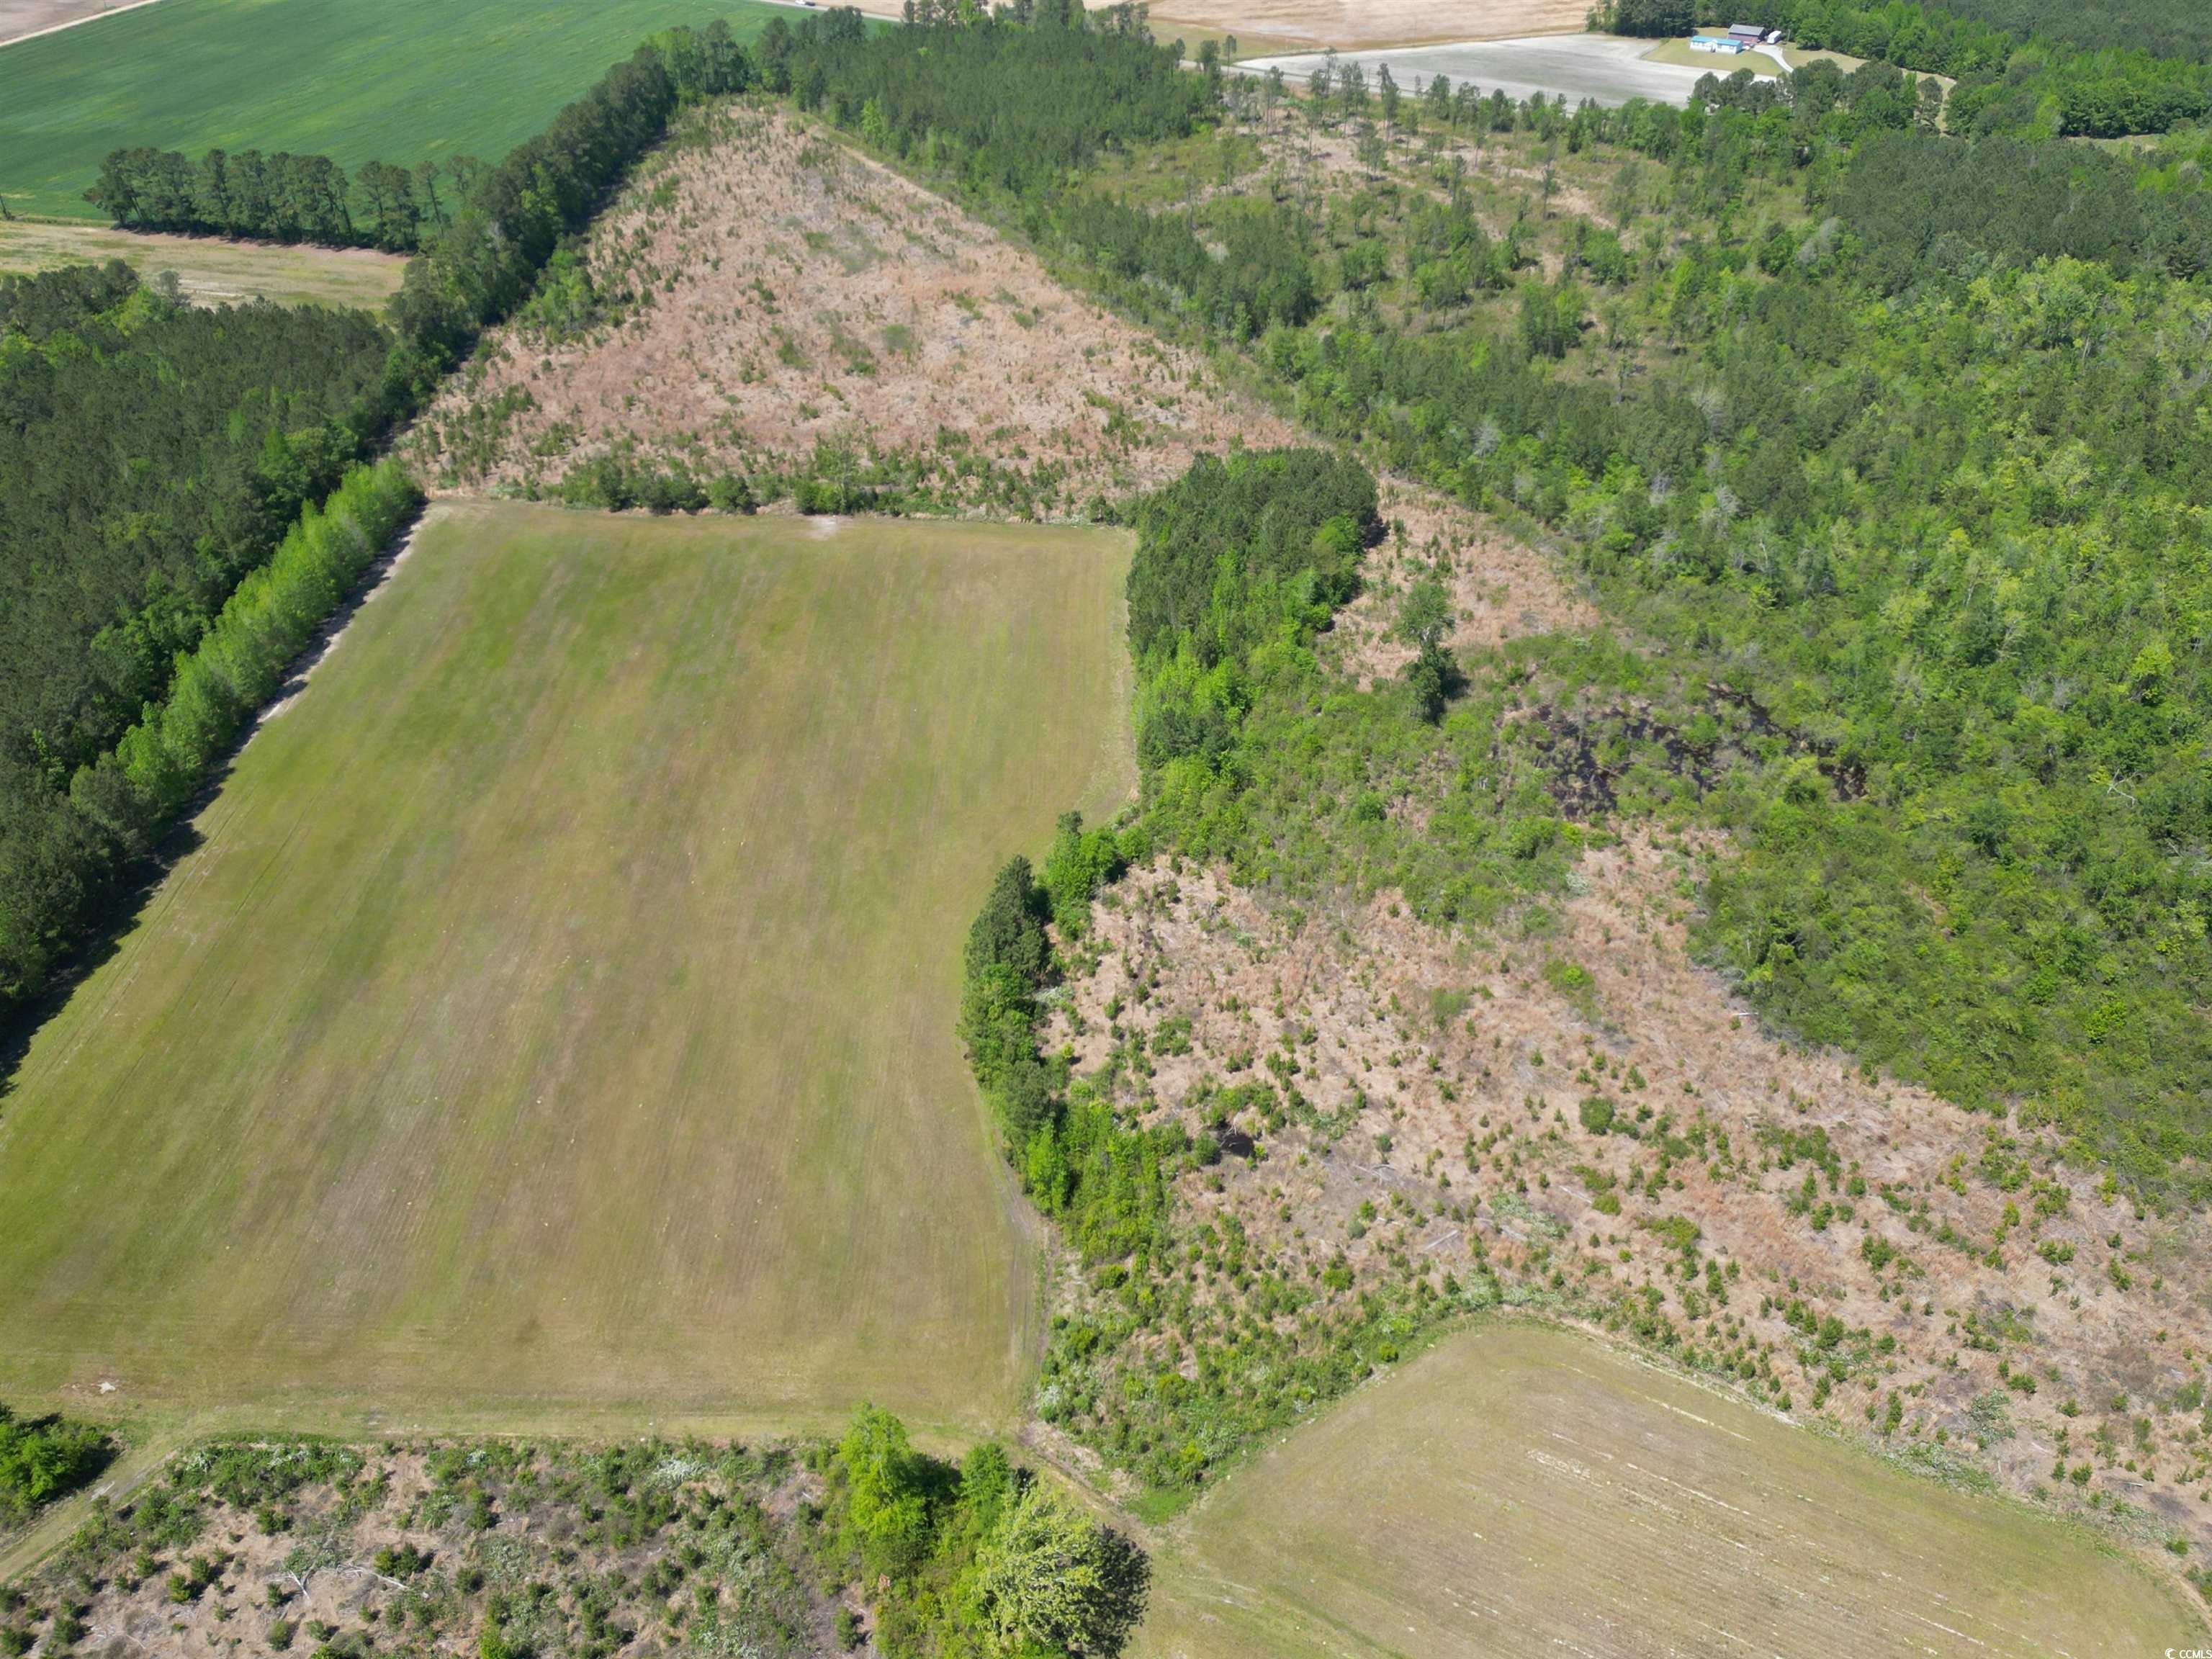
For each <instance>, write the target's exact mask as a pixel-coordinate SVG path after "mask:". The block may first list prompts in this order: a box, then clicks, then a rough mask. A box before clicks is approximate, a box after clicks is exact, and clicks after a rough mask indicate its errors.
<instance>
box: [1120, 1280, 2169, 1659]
mask: <svg viewBox="0 0 2212 1659" xmlns="http://www.w3.org/2000/svg"><path fill="white" fill-rule="evenodd" d="M1186 1526H1187V1532H1186V1534H1185V1536H1184V1538H1183V1540H1182V1543H1181V1545H1180V1546H1179V1547H1176V1548H1173V1549H1171V1550H1170V1551H1169V1552H1168V1553H1166V1554H1164V1557H1163V1559H1162V1562H1161V1583H1160V1584H1159V1587H1158V1592H1157V1593H1156V1595H1155V1599H1154V1600H1155V1604H1154V1609H1153V1616H1152V1620H1151V1622H1150V1623H1149V1625H1148V1626H1146V1631H1145V1632H1144V1635H1143V1638H1141V1639H1140V1642H1139V1650H1141V1651H1142V1652H1144V1653H1146V1654H1148V1655H1152V1656H1158V1659H1170V1656H1172V1659H1246V1656H1252V1659H1259V1656H1262V1655H1265V1656H1268V1659H1303V1656H1307V1655H1322V1654H1328V1655H1337V1656H1345V1655H1358V1656H1367V1655H1377V1656H1379V1655H1383V1654H1394V1653H1418V1654H1425V1655H1431V1656H1437V1659H1447V1656H1453V1655H1468V1656H1473V1655H1481V1656H1484V1659H1517V1656H1522V1655H1531V1656H1533V1655H1537V1654H1549V1653H1558V1652H1561V1651H1565V1652H1571V1653H1604V1654H1610V1655H1617V1656H1621V1659H1638V1656H1644V1655H1651V1656H1657V1655H1662V1654H1681V1653H1700V1654H1705V1653H1713V1654H1717V1653H1748V1652H1757V1653H1787V1654H1791V1655H1796V1656H1804V1659H1827V1656H1834V1659H1868V1656H1871V1655H1875V1654H1908V1653H1909V1654H1919V1655H1936V1656H1943V1659H1951V1656H1960V1659H1964V1656H1967V1655H1989V1654H1993V1653H2002V1654H2008V1655H2012V1656H2016V1659H2038V1656H2041V1659H2057V1656H2060V1655H2070V1656H2073V1659H2091V1656H2097V1655H2115V1656H2118V1655H2133V1654H2140V1653H2153V1652H2157V1651H2159V1650H2161V1649H2163V1648H2166V1647H2167V1646H2168V1645H2170V1644H2173V1643H2175V1642H2176V1641H2187V1642H2191V1643H2193V1642H2195V1641H2197V1640H2200V1639H2201V1638H2202V1632H2203V1620H2202V1616H2201V1614H2199V1613H2197V1611H2196V1610H2195V1609H2193V1608H2191V1607H2187V1606H2186V1605H2185V1603H2184V1602H2183V1601H2182V1600H2181V1599H2180V1597H2179V1594H2178V1593H2177V1592H2175V1591H2173V1590H2171V1589H2167V1588H2166V1587H2165V1586H2162V1585H2160V1584H2158V1583H2154V1582H2153V1581H2152V1579H2151V1578H2150V1577H2149V1576H2148V1574H2146V1573H2144V1572H2142V1571H2141V1570H2140V1569H2139V1568H2138V1567H2137V1566H2136V1565H2135V1564H2133V1563H2131V1562H2129V1561H2126V1560H2124V1559H2122V1558H2120V1557H2119V1556H2118V1555H2117V1554H2115V1553H2112V1552H2110V1551H2108V1550H2104V1549H2100V1547H2098V1546H2097V1545H2095V1544H2093V1543H2092V1542H2090V1541H2088V1540H2087V1539H2086V1538H2081V1537H2078V1536H2069V1534H2067V1533H2065V1532H2064V1531H2063V1530H2062V1529H2061V1528H2059V1527H2057V1525H2055V1524H2053V1523H2052V1522H2050V1521H2048V1520H2046V1519H2045V1518H2044V1517H2043V1516H2035V1515H2031V1514H2029V1513H2028V1512H2027V1511H2026V1510H2019V1509H2015V1508H2012V1507H2009V1506H2008V1505H2005V1504H2001V1503H1998V1502H1996V1500H1993V1499H1989V1498H1975V1497H1970V1496H1967V1495H1966V1494H1963V1493H1960V1492H1951V1491H1947V1490H1945V1489H1944V1488H1943V1487H1942V1486H1937V1485H1936V1484H1935V1483H1934V1482H1933V1481H1929V1480H1917V1479H1914V1478H1912V1477H1911V1476H1907V1475H1905V1474H1899V1473H1897V1472H1895V1471H1893V1470H1891V1469H1888V1468H1884V1467H1883V1466H1882V1465H1881V1464H1880V1463H1878V1462H1875V1461H1874V1460H1873V1459H1872V1458H1869V1457H1867V1456H1865V1455H1863V1454H1861V1453H1859V1452H1858V1451H1857V1450H1855V1449H1850V1448H1846V1447H1844V1446H1839V1445H1836V1444H1834V1443H1828V1442H1824V1441H1821V1440H1820V1439H1817V1438H1815V1437H1814V1436H1813V1435H1811V1434H1808V1433H1806V1432H1804V1431H1801V1430H1798V1429H1796V1428H1793V1427H1791V1426H1789V1425H1785V1424H1784V1423H1781V1422H1778V1421H1777V1420H1776V1419H1773V1418H1772V1417H1771V1416H1769V1415H1767V1414H1766V1413H1762V1412H1759V1411H1758V1410H1756V1409H1754V1408H1753V1407H1749V1406H1747V1405H1746V1404H1744V1403H1743V1402H1742V1401H1741V1400H1739V1399H1735V1398H1732V1397H1729V1396H1728V1395H1723V1394H1720V1393H1719V1392H1718V1391H1717V1390H1712V1389H1705V1388H1701V1387H1699V1386H1698V1385H1697V1384H1695V1383H1691V1382H1688V1381H1686V1380H1685V1379H1684V1378H1682V1377H1680V1376H1677V1375H1674V1374H1672V1373H1669V1372H1667V1371H1663V1370H1659V1369H1657V1368H1656V1367H1654V1366H1651V1365H1650V1364H1645V1363H1644V1362H1642V1361H1639V1360H1638V1359H1636V1358H1634V1357H1632V1355H1630V1354H1627V1353H1625V1352H1620V1351H1618V1350H1614V1349H1611V1348H1607V1347H1605V1346H1601V1345H1600V1344H1598V1343H1596V1342H1595V1341H1592V1340H1589V1339H1587V1338H1583V1337H1581V1336H1577V1335H1575V1334H1571V1333H1568V1332H1565V1331H1560V1330H1557V1329H1553V1328H1548V1327H1544V1326H1536V1325H1519V1324H1510V1323H1500V1324H1493V1325H1489V1326H1486V1327H1481V1328H1477V1329H1476V1330H1474V1331H1473V1332H1470V1333H1468V1334H1464V1335H1462V1336H1459V1337H1455V1338H1453V1339H1450V1340H1447V1341H1445V1342H1443V1343H1442V1344H1441V1345H1439V1346H1437V1347H1436V1348H1435V1349H1433V1350H1431V1352H1429V1353H1427V1354H1425V1355H1423V1356H1422V1357H1421V1358H1419V1360H1417V1361H1415V1362H1414V1363H1413V1364H1411V1365H1408V1366H1407V1368H1406V1369H1405V1370H1402V1371H1400V1372H1396V1373H1394V1374H1392V1375H1390V1376H1386V1377H1384V1378H1383V1379H1381V1380H1379V1381H1377V1382H1376V1383H1373V1384H1371V1385H1370V1387H1368V1388H1367V1389H1363V1390H1362V1391H1361V1392H1360V1393H1359V1394H1358V1395H1354V1396H1353V1397H1352V1399H1351V1400H1350V1401H1346V1403H1345V1404H1344V1405H1343V1406H1342V1407H1340V1408H1338V1409H1337V1410H1336V1411H1334V1412H1333V1413H1330V1414H1329V1415H1328V1416H1327V1417H1324V1418H1322V1419H1320V1420H1319V1421H1318V1422H1316V1423H1314V1424H1312V1425H1309V1426H1307V1427H1304V1428H1302V1429H1299V1430H1297V1431H1294V1432H1293V1433H1292V1434H1291V1436H1290V1437H1288V1438H1287V1439H1286V1440H1285V1442H1283V1443H1281V1444H1279V1446H1277V1447H1276V1448H1274V1449H1273V1450H1271V1451H1269V1452H1268V1453H1267V1454H1266V1455H1263V1456H1262V1457H1261V1458H1260V1459H1259V1460H1258V1461H1257V1462H1255V1463H1254V1464H1253V1465H1252V1466H1251V1467H1250V1468H1248V1469H1245V1470H1243V1471H1242V1472H1240V1473H1239V1474H1235V1475H1232V1476H1231V1478H1230V1479H1229V1480H1228V1482H1227V1483H1226V1484H1225V1485H1224V1486H1222V1487H1221V1488H1220V1489H1219V1490H1218V1491H1217V1492H1215V1493H1214V1494H1213V1495H1212V1497H1211V1498H1209V1499H1208V1500H1207V1501H1206V1503H1205V1504H1202V1505H1201V1506H1200V1508H1199V1509H1198V1510H1195V1511H1194V1514H1193V1515H1192V1516H1191V1517H1190V1520H1189V1521H1188V1522H1187V1523H1186Z"/></svg>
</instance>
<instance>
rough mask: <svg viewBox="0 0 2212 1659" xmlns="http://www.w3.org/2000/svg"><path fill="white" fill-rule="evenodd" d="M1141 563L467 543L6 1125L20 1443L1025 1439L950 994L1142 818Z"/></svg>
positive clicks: (8, 1109) (212, 845) (986, 1165)
mask: <svg viewBox="0 0 2212 1659" xmlns="http://www.w3.org/2000/svg"><path fill="white" fill-rule="evenodd" d="M1126 562H1127V543H1126V538H1124V537H1123V536H1122V535H1121V533H1120V532H1097V531H1085V530H1068V529H1061V530H1050V529H1042V528H1016V527H1008V526H977V525H964V524H963V525H957V526H955V525H944V524H939V525H931V524H925V523H916V522H890V521H846V522H844V523H842V524H839V523H836V522H835V521H830V520H798V519H789V518H785V519H758V520H727V519H720V520H649V519H644V518H613V517H609V516H605V515H596V514H581V513H564V512H561V511H557V510H554V509H546V508H532V507H519V506H495V505H489V504H484V503H465V504H459V505H449V506H445V507H439V508H437V509H435V510H434V514H433V518H432V520H430V521H429V522H428V524H427V525H426V526H425V527H424V528H423V529H422V531H421V532H419V533H418V536H417V538H416V543H415V544H414V545H413V546H412V548H411V550H410V552H409V553H408V554H407V555H406V556H405V557H404V558H403V559H402V560H401V561H400V562H399V564H398V568H397V569H396V570H395V571H394V572H393V574H392V575H391V577H390V578H389V580H387V581H386V584H385V586H383V587H382V589H381V590H380V592H378V593H377V594H376V595H375V596H374V597H373V598H372V599H370V600H369V601H368V603H367V604H366V605H364V606H363V607H362V611H360V613H359V615H358V616H357V617H356V618H355V619H354V621H353V623H351V625H350V626H349V628H348V629H347V631H346V632H345V633H344V634H343V635H342V636H341V637H340V639H339V641H338V642H337V646H336V647H335V649H334V650H333V651H332V653H331V655H330V656H329V657H328V658H327V659H325V661H324V662H323V663H322V664H321V665H319V667H318V668H317V669H316V670H315V671H314V672H313V677H312V678H310V680H309V682H308V684H307V687H306V689H305V690H304V691H303V692H302V693H301V695H300V696H299V697H298V698H297V699H296V701H295V702H294V703H293V704H292V705H291V706H290V707H289V708H283V710H282V712H280V713H278V714H276V715H275V716H274V717H273V718H272V719H270V720H269V721H268V722H266V723H265V724H264V726H263V728H262V730H261V731H260V732H258V734H257V735H256V736H255V737H254V738H253V739H252V742H251V743H250V744H248V745H247V746H246V749H245V750H244V751H243V752H242V754H241V756H240V759H239V761H238V763H237V764H236V766H235V767H234V770H233V772H232V774H231V775H230V777H229V779H228V781H227V782H226V783H225V785H224V786H223V787H222V790H221V792H220V793H219V794H218V795H217V796H216V799H214V800H213V802H212V804H210V805H209V806H208V807H207V808H206V809H205V811H204V812H203V813H202V814H201V816H200V817H199V819H198V820H197V830H198V833H199V835H200V836H202V837H203V838H204V842H203V844H202V845H201V846H200V847H199V848H197V850H196V851H193V852H191V854H188V855H186V856H185V858H184V859H183V860H181V861H180V862H179V864H178V866H176V868H175V869H174V871H173V872H172V874H171V875H170V877H169V878H168V879H167V881H166V882H165V883H164V884H162V886H161V889H160V890H159V891H158V892H157V893H156V894H155V896H154V897H153V898H152V899H151V901H150V902H149V903H148V905H147V906H146V908H145V910H144V913H143V918H142V919H141V921H140V922H139V924H138V926H137V928H136V930H135V931H134V932H133V933H131V934H130V936H129V937H128V938H127V939H125V940H124V941H123V942H122V945H121V946H120V948H119V949H118V951H116V952H115V953H114V954H113V955H112V957H111V958H110V959H108V960H107V961H106V962H105V963H103V964H102V965H101V966H100V967H99V968H98V969H97V970H96V971H95V972H94V973H93V975H91V976H90V978H89V979H88V981H86V982H85V983H84V984H83V985H82V987H79V989H78V990H77V992H76V995H75V996H74V997H73V998H72V999H71V1000H70V1002H69V1004H68V1005H67V1006H66V1007H65V1008H64V1010H63V1011H62V1012H60V1013H59V1014H58V1016H57V1017H56V1018H53V1019H52V1021H50V1022H49V1023H48V1024H47V1025H46V1027H45V1028H44V1029H43V1030H40V1032H39V1033H38V1034H37V1036H36V1038H35V1040H34V1042H33V1044H32V1046H31V1048H30V1049H29V1052H28V1054H27V1057H26V1058H25V1060H24V1061H23V1063H22V1064H21V1067H20V1070H19V1073H18V1075H17V1078H16V1079H15V1087H14V1089H13V1091H12V1092H11V1093H10V1094H9V1096H7V1097H6V1098H5V1099H4V1101H0V1197H3V1198H4V1204H5V1213H6V1216H7V1225H5V1226H4V1227H0V1394H4V1395H6V1396H7V1397H8V1398H9V1400H10V1401H11V1402H13V1403H16V1404H18V1405H19V1406H29V1407H40V1406H51V1405H63V1404H66V1405H68V1406H70V1407H71V1408H73V1409H96V1408H100V1407H106V1409H108V1410H110V1411H114V1410H118V1409H128V1408H130V1407H143V1408H144V1409H145V1410H146V1411H147V1412H148V1413H149V1414H150V1415H152V1416H155V1417H157V1418H160V1419H163V1420H170V1421H173V1420H176V1419H179V1418H191V1419H194V1420H204V1421H209V1422H229V1423H239V1422H252V1423H254V1424H257V1425H258V1424H273V1425H283V1426H328V1427H331V1428H333V1429H347V1428H354V1429H359V1428H362V1427H386V1426H390V1427H397V1426H404V1425H416V1424H421V1425H428V1426H440V1425H453V1426H455V1427H457V1428H471V1427H495V1428H498V1429H501V1430H506V1431H525V1430H530V1429H533V1428H539V1429H552V1428H579V1429H591V1428H605V1429H616V1428H620V1427H623V1426H625V1425H642V1424H643V1423H646V1422H648V1421H649V1422H652V1423H654V1424H656V1425H659V1426H661V1427H664V1428H665V1427H669V1426H671V1425H678V1424H690V1425H698V1426H701V1427H719V1428H726V1429H730V1430H733V1431H751V1430H754V1429H757V1428H760V1427H765V1426H776V1427H785V1426H794V1427H795V1426H802V1425H820V1424H823V1423H825V1422H828V1421H831V1420H835V1419H837V1418H839V1417H841V1416H842V1413H845V1412H846V1411H848V1409H849V1408H850V1407H851V1406H852V1405H853V1404H854V1402H855V1401H858V1400H860V1399H861V1398H864V1397H872V1398H875V1399H878V1400H879V1401H882V1402H883V1403H884V1404H886V1405H889V1406H891V1407H893V1408H895V1409H896V1410H898V1411H900V1412H901V1413H905V1414H907V1415H908V1416H910V1417H912V1418H913V1419H916V1420H917V1421H918V1422H919V1423H920V1424H921V1425H925V1426H930V1427H936V1428H938V1429H940V1430H946V1431H974V1430H980V1429H983V1428H987V1427H992V1426H997V1425H1001V1424H1003V1422H1004V1421H1005V1420H1006V1419H1008V1418H1009V1417H1010V1416H1011V1415H1012V1413H1013V1412H1014V1411H1015V1410H1016V1409H1017V1407H1018V1401H1019V1399H1020V1397H1021V1394H1022V1390H1023V1389H1024V1384H1025V1383H1026V1380H1027V1377H1028V1375H1029V1371H1030V1364H1031V1358H1032V1351H1033V1346H1034V1342H1033V1339H1034V1334H1035V1333H1034V1319H1035V1314H1034V1311H1033V1310H1034V1304H1035V1300H1036V1273H1037V1267H1036V1260H1035V1256H1034V1254H1033V1251H1032V1249H1031V1248H1030V1243H1029V1241H1028V1239H1027V1238H1026V1237H1025V1233H1024V1221H1023V1219H1022V1218H1023V1216H1024V1213H1025V1212H1023V1211H1022V1210H1021V1209H1020V1207H1019V1204H1018V1198H1017V1195H1016V1194H1014V1192H1013V1191H1012V1187H1011V1183H1010V1182H1008V1181H1007V1180H1006V1178H1005V1176H1004V1174H1003V1171H1002V1170H1001V1167H1000V1164H999V1162H998V1159H997V1157H996V1154H995V1152H994V1150H993V1147H992V1146H991V1144H990V1141H989V1139H988V1136H987V1130H986V1126H985V1123H984V1121H983V1116H982V1109H981V1104H980V1103H979V1101H978V1100H977V1097H976V1096H975V1092H974V1090H973V1086H972V1085H971V1084H970V1082H969V1079H968V1077H967V1074H966V1070H965V1066H964V1062H963V1060H962V1058H961V1056H960V1055H959V1054H958V1052H957V1048H956V1045H955V1041H954V1036H953V1008H954V1002H955V998H956V995H957V981H958V972H959V966H958V957H959V949H960V944H961V940H962V938H963V935H964V933H965V929H966V926H967V922H968V920H969V916H970V915H971V914H972V913H973V909H974V907H975V904H976V903H977V902H979V901H980V899H981V895H982V893H983V890H984V889H985V887H986V886H987V883H988V881H989V878H990V876H991V873H992V872H993V871H994V869H995V868H996V866H998V864H999V863H1000V861H1001V860H1003V859H1004V858H1005V857H1006V855H1007V854H1008V853H1009V852H1011V851H1012V850H1015V849H1017V848H1024V847H1028V848H1031V849H1032V850H1033V851H1041V850H1042V844H1043V842H1044V841H1045V840H1046V838H1047V837H1048V835H1049V833H1050V830H1051V825H1052V819H1053V817H1054V814H1055V813H1056V812H1058V811H1060V810H1061V808H1063V807H1064V806H1066V805H1068V804H1071V803H1077V802H1080V803H1084V804H1085V805H1087V806H1089V807H1090V808H1091V810H1093V811H1103V810H1107V809H1109V808H1110V807H1111V806H1112V805H1115V803H1116V802H1117V801H1118V800H1119V799H1121V797H1122V796H1123V795H1124V794H1125V793H1126V792H1127V789H1128V787H1130V784H1131V781H1132V770H1131V758H1130V753H1129V743H1128V736H1127V730H1126V725H1125V721H1126V714H1125V712H1124V711H1126V708H1127V691H1126V688H1125V687H1124V686H1123V685H1122V684H1121V677H1122V675H1123V674H1124V673H1125V671H1126V670H1125V668H1124V663H1125V653H1124V652H1123V650H1122V647H1121V634H1120V626H1121V623H1120V613H1119V594H1120V587H1121V580H1122V576H1123V573H1124V570H1125V568H1126ZM103 1389H112V1392H103Z"/></svg>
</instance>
